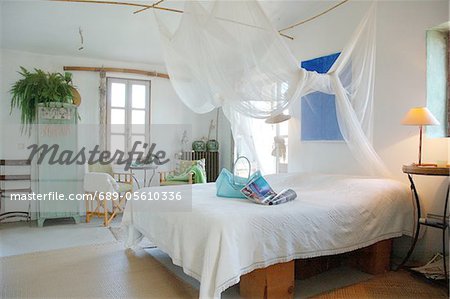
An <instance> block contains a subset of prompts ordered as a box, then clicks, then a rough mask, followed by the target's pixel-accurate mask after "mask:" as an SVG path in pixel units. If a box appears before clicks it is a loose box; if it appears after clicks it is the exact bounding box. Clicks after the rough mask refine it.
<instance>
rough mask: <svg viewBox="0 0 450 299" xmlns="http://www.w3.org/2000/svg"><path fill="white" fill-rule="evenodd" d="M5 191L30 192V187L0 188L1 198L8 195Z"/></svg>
mask: <svg viewBox="0 0 450 299" xmlns="http://www.w3.org/2000/svg"><path fill="white" fill-rule="evenodd" d="M5 193H31V188H20V189H19V188H17V189H0V194H1V196H2V197H3V198H5V197H8V196H7V195H6V194H5Z"/></svg>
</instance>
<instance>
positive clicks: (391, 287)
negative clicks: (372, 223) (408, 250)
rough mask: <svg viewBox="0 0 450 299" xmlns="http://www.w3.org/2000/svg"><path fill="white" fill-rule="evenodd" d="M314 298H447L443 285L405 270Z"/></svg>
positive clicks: (379, 276)
mask: <svg viewBox="0 0 450 299" xmlns="http://www.w3.org/2000/svg"><path fill="white" fill-rule="evenodd" d="M313 298H315V299H340V298H358V299H366V298H367V299H394V298H395V299H402V298H404V299H411V298H427V299H428V298H433V299H434V298H436V299H437V298H449V294H448V291H447V290H446V289H445V287H443V286H438V285H436V284H434V283H431V282H427V281H425V280H423V279H421V278H416V277H414V276H412V275H411V274H410V273H408V272H406V271H398V272H393V271H391V272H388V273H386V274H383V275H378V276H375V277H374V278H372V279H370V280H367V281H364V282H361V283H358V284H355V285H352V286H349V287H345V288H341V289H337V290H334V291H331V292H328V293H325V294H321V295H319V296H315V297H313Z"/></svg>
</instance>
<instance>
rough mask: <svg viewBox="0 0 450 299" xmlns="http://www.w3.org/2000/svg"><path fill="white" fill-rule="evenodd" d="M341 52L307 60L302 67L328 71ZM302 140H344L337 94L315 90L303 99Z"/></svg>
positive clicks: (320, 71)
mask: <svg viewBox="0 0 450 299" xmlns="http://www.w3.org/2000/svg"><path fill="white" fill-rule="evenodd" d="M339 54H340V53H336V54H331V55H328V56H323V57H318V58H315V59H311V60H306V61H303V62H302V63H301V67H302V68H304V69H306V70H308V71H316V72H318V73H320V74H324V73H327V72H328V70H329V69H330V68H331V67H332V66H333V64H334V62H335V61H336V59H337V58H338V57H339ZM301 105H302V107H301V108H302V109H301V111H302V112H301V122H302V126H301V140H305V141H313V140H343V138H342V134H341V131H340V130H339V125H338V122H337V118H336V102H335V96H334V95H329V94H325V93H322V92H314V93H312V94H310V95H308V96H307V97H303V98H302V100H301Z"/></svg>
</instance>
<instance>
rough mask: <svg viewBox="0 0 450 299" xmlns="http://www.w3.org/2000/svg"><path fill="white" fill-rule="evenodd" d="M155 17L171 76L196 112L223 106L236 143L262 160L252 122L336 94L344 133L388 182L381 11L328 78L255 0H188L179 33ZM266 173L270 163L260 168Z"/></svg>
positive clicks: (367, 20) (364, 162)
mask: <svg viewBox="0 0 450 299" xmlns="http://www.w3.org/2000/svg"><path fill="white" fill-rule="evenodd" d="M159 14H160V13H158V12H156V18H157V20H158V24H159V29H160V36H161V40H162V44H163V49H164V56H165V61H166V65H167V70H168V72H169V75H170V80H171V82H172V85H173V87H174V89H175V91H176V92H177V94H178V96H179V97H180V99H181V100H182V101H183V102H184V103H185V104H186V105H187V106H188V107H189V108H190V109H192V110H193V111H194V112H197V113H206V112H209V111H211V110H213V109H215V108H217V107H222V109H223V111H224V113H225V115H226V117H227V118H228V119H229V120H230V123H231V127H232V132H233V137H234V140H235V142H236V143H237V144H238V145H239V146H240V147H241V148H247V154H248V155H253V156H254V158H255V160H256V161H258V151H257V150H256V148H255V145H254V144H255V140H257V139H260V138H264V130H253V131H252V128H254V126H253V124H252V123H255V122H260V123H262V119H265V118H268V117H271V116H274V115H277V114H279V113H281V112H282V111H283V110H285V109H287V108H288V107H289V105H290V104H291V103H293V102H294V101H295V100H296V99H299V98H300V97H306V98H307V97H308V95H310V94H311V93H313V92H316V91H320V92H323V93H327V94H332V95H335V99H336V100H335V101H336V115H337V120H338V124H339V129H340V131H341V134H342V136H343V139H344V141H345V142H346V144H347V145H348V148H349V149H350V152H351V153H352V155H353V157H354V158H355V160H356V161H358V162H359V164H360V165H361V166H362V167H363V168H364V169H365V171H366V173H367V174H369V175H376V176H389V172H388V170H387V168H386V167H385V165H384V164H383V162H382V160H381V159H380V158H379V156H378V155H377V153H376V152H375V150H374V148H373V146H372V141H371V139H372V118H373V117H372V110H373V109H372V106H373V86H374V70H375V19H376V6H375V4H374V5H372V7H371V8H370V10H369V12H368V13H367V15H366V16H365V17H364V18H363V20H362V22H361V23H360V25H359V26H358V27H357V29H356V31H355V33H354V34H353V36H352V38H351V40H350V41H349V43H348V45H347V46H346V47H345V48H344V49H343V51H342V53H341V54H340V55H339V57H338V59H337V60H336V62H335V63H334V64H333V66H332V67H331V69H330V71H329V72H328V73H326V74H318V73H316V72H309V71H306V70H304V69H302V68H300V67H299V64H298V61H297V60H296V59H295V58H294V56H293V55H292V53H291V52H290V50H289V48H288V47H287V45H286V44H285V40H284V39H283V38H282V37H281V36H280V34H279V33H278V32H277V30H275V29H274V27H273V25H272V24H271V22H270V20H269V19H268V17H267V16H266V15H265V13H264V11H263V10H262V8H261V7H260V5H259V3H258V2H257V1H255V0H246V1H213V2H211V1H210V2H208V3H207V4H206V5H205V3H200V2H199V1H186V3H185V9H184V13H183V14H182V15H181V19H180V20H179V23H178V26H176V29H175V30H172V31H171V30H169V27H168V26H167V24H166V23H165V21H164V19H163V18H162V17H161V16H160V15H159ZM259 167H260V168H262V170H264V169H263V168H264V163H259Z"/></svg>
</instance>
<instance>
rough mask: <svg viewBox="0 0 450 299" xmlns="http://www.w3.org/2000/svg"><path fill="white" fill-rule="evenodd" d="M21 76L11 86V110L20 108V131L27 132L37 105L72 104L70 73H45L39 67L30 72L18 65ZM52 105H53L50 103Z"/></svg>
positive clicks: (72, 89) (32, 121)
mask: <svg viewBox="0 0 450 299" xmlns="http://www.w3.org/2000/svg"><path fill="white" fill-rule="evenodd" d="M20 70H21V71H20V72H19V74H20V75H21V76H22V78H21V79H20V80H19V81H17V82H16V83H14V85H13V86H12V88H11V91H10V92H11V94H12V99H11V111H10V114H11V112H12V109H13V108H16V107H17V108H19V109H20V110H21V116H20V120H21V122H22V125H23V127H22V133H23V131H24V130H25V131H27V132H28V133H29V134H30V133H31V132H30V129H31V124H33V123H34V122H35V119H36V111H37V106H38V105H39V104H41V105H44V106H50V105H51V103H65V104H72V103H73V97H74V94H75V93H78V92H77V91H76V89H75V88H74V87H73V84H72V74H71V73H64V74H61V73H47V72H44V71H43V70H40V69H34V72H30V71H28V70H27V69H25V68H24V67H20ZM52 106H53V105H52Z"/></svg>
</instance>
